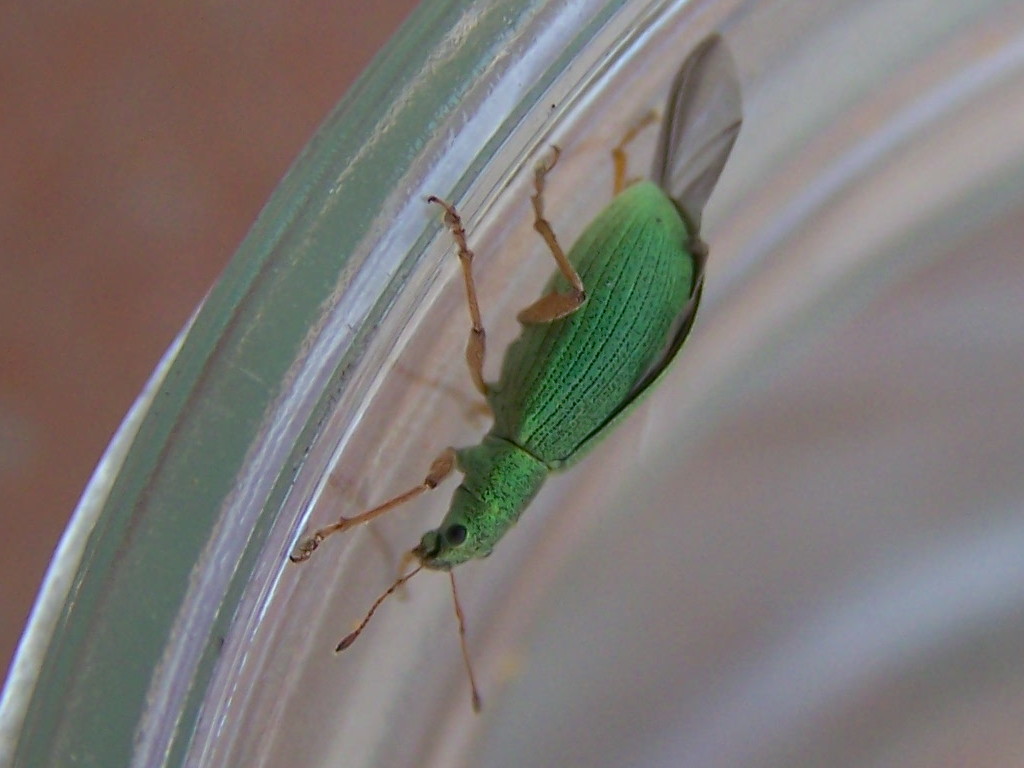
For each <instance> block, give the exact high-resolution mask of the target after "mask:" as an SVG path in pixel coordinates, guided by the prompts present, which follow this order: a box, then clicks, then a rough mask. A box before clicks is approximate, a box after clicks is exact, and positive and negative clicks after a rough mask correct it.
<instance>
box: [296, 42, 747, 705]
mask: <svg viewBox="0 0 1024 768" xmlns="http://www.w3.org/2000/svg"><path fill="white" fill-rule="evenodd" d="M654 119H656V118H655V115H654V114H653V113H652V114H651V115H649V116H648V117H646V118H645V119H644V120H642V121H640V122H639V123H638V124H636V125H635V126H634V127H633V129H632V130H630V131H629V132H628V133H627V134H626V136H625V137H624V138H623V139H622V141H621V142H620V143H619V145H618V146H617V147H615V149H614V150H613V152H612V154H613V160H614V171H615V173H614V178H615V181H614V192H615V196H614V199H613V200H612V202H611V203H610V204H609V205H608V207H607V208H605V209H604V211H602V212H601V213H600V214H599V215H598V216H597V218H596V219H594V220H593V222H591V224H590V225H589V226H588V227H587V228H586V230H585V231H584V232H583V234H582V235H581V236H580V238H579V240H578V241H577V242H576V244H575V245H574V246H573V247H572V249H571V250H570V251H569V253H568V255H566V254H565V253H563V251H562V249H561V247H560V246H559V244H558V241H557V238H556V237H555V234H554V231H553V230H552V227H551V225H550V224H549V223H548V221H547V219H545V217H544V208H543V194H544V180H545V176H546V175H547V174H548V173H549V172H550V171H551V170H552V168H553V167H554V165H555V163H556V162H557V160H558V156H559V150H558V148H557V147H555V148H553V153H552V156H551V158H550V160H548V161H547V162H542V163H539V164H538V165H537V168H536V171H535V179H534V187H535V192H534V194H533V196H532V198H531V202H532V204H533V209H534V228H535V229H536V230H537V232H538V233H539V234H540V235H541V237H542V238H543V239H544V241H545V243H546V244H547V247H548V248H549V249H550V251H551V253H552V255H553V257H554V259H555V261H556V262H557V264H558V271H557V272H556V274H555V275H554V277H553V278H552V279H551V281H550V282H549V284H548V286H547V288H546V290H545V292H544V295H543V296H542V298H540V299H539V300H538V301H536V302H534V303H533V304H532V305H530V306H529V307H527V308H526V309H524V310H523V311H522V312H521V313H520V314H519V321H520V322H521V323H522V324H523V328H522V331H521V333H520V335H519V337H518V339H516V340H515V341H514V342H513V343H512V344H511V345H510V346H509V348H508V350H507V352H506V354H505V359H504V363H503V366H502V370H501V376H500V378H499V379H498V381H497V382H496V383H494V384H487V383H485V382H484V379H483V374H482V369H483V361H484V347H485V344H484V341H485V333H484V328H483V323H482V321H481V317H480V308H479V305H478V302H477V296H476V289H475V286H474V282H473V276H472V261H473V252H472V251H471V250H470V248H469V245H468V243H467V238H466V232H465V229H464V228H463V226H462V221H461V219H460V217H459V214H458V212H457V211H456V209H455V207H454V206H452V205H451V204H449V203H447V202H445V201H443V200H440V199H439V198H436V197H430V198H428V202H430V203H432V204H436V205H439V206H440V207H441V208H442V209H443V210H444V221H445V224H446V225H447V227H448V228H449V229H450V230H451V233H452V235H453V238H454V240H455V244H456V246H457V250H458V255H459V259H460V262H461V265H462V272H463V278H464V282H465V287H466V294H467V303H468V305H469V313H470V319H471V323H472V327H471V331H470V335H469V342H468V344H467V347H466V360H467V363H468V367H469V372H470V375H471V377H472V379H473V382H474V384H475V386H476V388H477V389H478V390H479V391H480V392H481V393H482V394H483V395H484V396H485V397H486V399H487V402H488V403H489V405H490V407H491V410H492V412H493V414H494V423H493V426H492V427H491V430H490V432H488V433H487V435H485V436H484V438H483V440H482V441H481V442H480V444H479V445H475V446H473V447H470V448H462V449H458V450H455V449H452V448H448V449H446V450H445V451H444V452H442V454H441V455H440V456H439V457H438V458H437V459H435V461H434V463H433V464H432V466H431V468H430V472H429V474H428V475H427V477H426V478H425V479H424V481H423V482H422V483H421V484H420V485H418V486H416V487H415V488H413V489H411V490H409V491H406V492H405V493H402V494H400V495H398V496H396V497H395V498H393V499H391V500H389V501H387V502H385V503H384V504H382V505H380V506H378V507H375V508H374V509H371V510H370V511H368V512H364V513H363V514H361V515H358V516H356V517H351V518H344V517H343V518H341V519H340V520H339V521H338V522H336V523H334V524H332V525H329V526H326V527H324V528H321V529H319V530H317V531H315V532H314V533H313V534H312V535H310V536H309V537H307V538H306V539H304V540H303V541H302V542H300V543H299V544H298V545H297V547H296V549H295V551H294V552H293V554H292V556H291V559H292V560H293V561H294V562H300V561H303V560H306V559H307V558H309V557H310V555H312V553H313V551H314V550H315V549H316V548H317V547H319V545H320V544H321V543H322V542H323V540H324V539H325V538H326V537H327V536H329V535H331V534H333V533H337V532H339V531H343V530H347V529H349V528H352V527H353V526H356V525H360V524H362V523H365V522H367V521H369V520H372V519H374V518H375V517H377V516H379V515H381V514H383V513H384V512H387V511H388V510H391V509H393V508H395V507H397V506H399V505H401V504H404V503H405V502H407V501H409V500H410V499H412V498H414V497H416V496H418V495H419V494H421V493H423V492H425V491H427V490H430V489H432V488H435V487H436V486H437V485H438V484H439V483H440V482H441V480H442V479H444V478H445V477H446V476H447V475H448V474H449V473H451V472H452V471H453V470H454V469H456V468H457V469H458V470H459V471H460V472H462V474H463V480H462V484H461V485H459V487H458V488H456V489H455V493H454V496H453V498H452V501H451V506H450V508H449V511H448V514H447V515H446V516H445V518H444V520H442V522H441V525H440V526H439V527H438V528H437V529H435V530H432V531H429V532H427V533H426V534H424V535H423V537H422V539H421V540H420V543H419V545H417V546H416V547H415V548H414V549H412V550H411V551H410V552H409V553H408V554H407V555H406V558H407V559H408V560H410V561H418V566H417V567H416V568H415V570H413V571H412V572H410V573H408V574H405V575H402V576H400V577H399V578H398V579H397V581H396V582H395V583H394V584H392V585H391V586H390V587H389V588H388V590H387V591H385V592H384V593H383V594H382V595H381V596H380V597H379V598H378V599H377V601H376V602H374V604H373V605H372V607H371V608H370V610H369V612H368V613H367V614H366V616H365V618H364V619H363V621H362V623H361V624H360V625H359V626H358V628H357V629H356V630H355V631H354V632H352V633H350V634H349V635H348V636H346V637H345V639H343V640H342V641H341V643H339V645H338V648H337V650H339V651H340V650H342V649H344V648H347V647H348V646H349V645H351V643H352V642H353V641H354V640H355V639H356V637H358V635H359V633H360V632H361V631H362V629H363V627H365V626H366V624H367V622H369V620H370V618H371V617H372V615H373V613H374V612H375V611H376V609H377V607H378V606H379V605H380V604H381V602H383V600H384V599H385V598H386V597H387V596H388V595H391V594H392V593H394V592H395V591H396V590H397V589H398V588H399V587H400V586H401V585H403V584H404V583H405V582H406V581H408V580H409V579H411V578H412V577H413V576H414V575H415V574H416V573H418V572H419V571H420V570H421V569H423V568H427V569H430V570H436V571H446V572H448V573H449V574H451V571H452V569H453V568H454V567H455V566H457V565H459V564H461V563H464V562H466V561H467V560H471V559H473V558H480V557H486V556H487V555H489V554H490V553H491V551H492V550H493V549H494V547H495V545H496V544H497V543H498V541H499V540H500V539H501V538H502V537H503V536H504V535H505V534H506V533H507V532H508V530H509V529H510V528H511V527H512V526H513V525H514V524H515V522H516V521H517V520H518V519H519V516H520V514H521V513H522V512H523V510H524V509H525V508H526V507H527V506H528V505H529V504H530V502H531V501H532V499H533V498H534V496H535V495H536V494H537V492H538V491H539V490H540V488H541V486H542V485H543V484H544V481H545V480H546V479H547V477H548V475H549V474H551V473H552V472H555V471H558V470H562V469H566V468H568V467H570V466H572V465H573V464H575V463H576V462H577V461H579V459H580V458H581V457H582V456H583V455H584V454H586V453H587V451H588V450H589V449H590V448H591V447H593V446H594V445H595V444H596V443H598V442H600V441H601V440H603V439H604V438H605V437H606V436H607V435H608V433H609V432H610V431H611V430H612V429H613V428H614V427H615V425H616V424H618V423H619V422H620V421H621V419H622V418H623V417H624V416H625V415H626V414H627V413H629V412H630V411H631V410H632V409H633V408H634V407H635V406H636V405H637V403H639V402H640V401H641V399H642V398H643V397H644V396H645V395H647V393H648V392H650V391H651V389H652V388H653V386H654V384H656V383H657V382H658V381H659V379H660V378H661V377H662V374H663V373H664V372H665V370H666V368H667V367H668V365H669V364H670V363H671V362H672V360H673V359H674V358H675V357H676V354H677V353H678V351H679V349H680V347H681V346H682V344H683V341H684V340H685V338H686V336H687V334H688V333H689V331H690V327H691V325H692V324H693V319H694V315H695V313H696V311H697V306H698V304H699V302H700V296H701V290H702V288H703V283H704V263H705V258H706V249H705V247H704V245H703V243H702V242H701V241H700V239H699V237H698V229H699V226H700V216H701V212H702V210H703V208H704V204H705V202H706V201H707V199H708V197H709V196H710V194H711V190H712V189H713V188H714V186H715V184H716V183H717V181H718V177H719V175H720V173H721V171H722V168H723V167H724V165H725V162H726V160H727V158H728V156H729V154H730V152H731V150H732V146H733V143H734V142H735V140H736V136H737V134H738V133H739V129H740V124H741V117H740V96H739V87H738V84H737V79H736V75H735V72H734V69H733V65H732V60H731V57H730V56H729V53H728V51H727V49H726V47H725V45H724V43H723V42H722V40H721V38H720V37H719V36H717V35H712V36H710V37H708V38H706V39H705V40H704V41H703V42H702V43H701V44H700V45H698V46H697V48H696V49H695V50H694V51H693V52H692V53H691V54H690V56H689V57H688V58H687V60H686V61H685V62H684V64H683V65H682V67H681V69H680V71H679V74H678V75H677V76H676V79H675V82H674V84H673V87H672V89H671V92H670V96H669V101H668V105H667V108H666V113H665V117H664V120H663V122H662V127H661V134H660V137H659V141H658V149H657V152H656V156H655V160H654V167H653V173H652V179H651V180H647V181H637V182H634V183H631V184H630V183H627V181H626V154H625V148H626V145H627V144H628V142H629V141H630V140H631V139H632V138H633V137H634V135H635V134H636V133H637V132H638V131H639V130H641V129H642V128H643V127H644V126H645V125H647V124H648V123H650V122H652V121H653V120H654ZM452 591H453V596H454V598H455V612H456V616H457V618H458V622H459V633H460V640H461V643H462V651H463V655H464V657H466V659H467V665H466V666H467V669H469V676H470V682H471V686H472V690H473V703H474V707H475V708H477V709H479V702H480V699H479V695H478V693H477V688H476V683H475V681H474V680H473V673H472V670H471V668H469V664H468V655H467V653H466V643H465V623H464V621H463V617H462V611H461V608H460V607H459V603H458V597H457V594H456V593H455V581H454V577H452Z"/></svg>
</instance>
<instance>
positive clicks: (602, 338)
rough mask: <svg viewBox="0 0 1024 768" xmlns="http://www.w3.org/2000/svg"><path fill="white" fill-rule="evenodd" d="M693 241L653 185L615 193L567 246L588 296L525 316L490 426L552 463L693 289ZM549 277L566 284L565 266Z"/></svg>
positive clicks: (615, 396)
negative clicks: (558, 310)
mask: <svg viewBox="0 0 1024 768" xmlns="http://www.w3.org/2000/svg"><path fill="white" fill-rule="evenodd" d="M690 241H691V237H690V234H689V232H688V229H687V225H686V223H685V222H684V220H683V218H682V216H681V215H680V213H679V211H678V209H677V208H676V206H675V204H674V203H673V202H672V201H671V200H670V199H669V198H668V197H667V196H666V195H665V193H664V192H662V190H661V189H660V188H659V187H658V186H657V185H655V184H653V183H652V182H649V181H643V182H639V183H637V184H634V185H633V186H631V187H629V188H628V189H626V190H625V191H624V192H622V193H621V194H620V195H618V196H617V197H616V198H615V199H614V200H613V201H612V202H611V203H610V204H609V206H608V207H607V208H606V209H605V210H604V211H603V212H602V213H601V214H600V215H599V216H598V217H597V218H596V219H595V220H594V221H593V222H592V223H591V224H590V226H588V227H587V229H586V230H585V231H584V233H583V235H582V236H581V237H580V238H579V240H578V241H577V242H576V244H575V245H574V246H573V248H572V250H570V251H569V254H568V255H569V260H570V261H571V262H572V263H573V265H574V266H575V267H576V269H577V271H578V272H579V273H580V277H581V278H582V279H583V285H584V288H585V290H586V294H587V300H586V302H585V303H584V304H583V306H581V307H580V308H579V309H578V310H577V311H576V312H574V313H573V314H571V315H569V316H568V317H566V318H564V319H562V320H557V321H555V322H552V323H545V324H538V325H527V326H524V327H523V330H522V333H521V334H520V336H519V338H518V339H517V340H516V341H515V342H513V343H512V345H511V346H510V347H509V349H508V351H507V353H506V355H505V362H504V366H503V368H502V373H501V378H500V379H499V381H498V382H497V384H495V385H493V386H492V390H491V394H490V397H489V400H490V403H491V407H492V408H493V410H494V418H495V423H494V427H493V428H492V430H491V434H493V435H496V436H500V437H503V438H505V439H507V440H508V441H509V442H512V443H514V444H516V445H519V446H521V447H522V448H524V449H526V450H527V451H529V452H530V453H531V454H533V455H534V456H535V457H537V458H538V459H539V460H541V461H543V462H544V463H545V464H547V465H548V466H549V467H552V468H556V467H557V466H559V464H561V463H562V462H563V461H565V460H566V459H567V458H569V457H571V456H572V455H573V454H574V453H575V452H576V449H577V448H578V447H579V446H580V445H581V444H582V443H584V442H585V441H586V439H587V438H588V437H590V436H591V435H592V434H594V433H595V432H596V431H597V430H599V429H600V428H601V427H602V426H603V425H604V424H605V423H606V422H607V421H608V420H609V418H610V417H611V416H612V415H614V414H615V413H616V412H617V411H618V410H620V409H621V407H622V406H623V404H624V403H625V402H626V401H627V400H628V399H629V398H630V396H631V394H632V393H633V390H634V388H635V387H636V385H637V383H638V382H639V381H640V380H641V379H642V378H643V376H644V374H645V373H646V372H647V371H648V370H649V369H650V368H651V366H652V364H654V363H655V362H657V360H658V359H659V356H660V355H662V354H663V353H664V350H665V345H666V343H667V342H668V340H669V336H670V334H671V331H672V330H673V326H674V324H675V322H676V321H677V319H678V318H679V316H680V313H681V312H682V310H683V309H684V307H685V306H686V304H687V301H688V300H689V298H690V296H691V294H692V292H693V289H694V285H693V282H694V273H695V265H694V260H693V256H692V254H691V252H690V251H689V250H688V246H689V243H690ZM551 284H552V285H554V286H555V287H556V288H557V289H558V290H560V291H565V290H566V289H567V288H568V285H567V283H566V282H565V280H564V278H562V277H561V275H556V277H555V278H554V279H553V281H552V283H551Z"/></svg>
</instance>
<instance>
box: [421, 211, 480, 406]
mask: <svg viewBox="0 0 1024 768" xmlns="http://www.w3.org/2000/svg"><path fill="white" fill-rule="evenodd" d="M427 202H428V203H437V204H438V205H440V206H441V207H442V208H444V223H445V225H447V227H448V229H450V230H451V232H452V237H454V238H455V245H456V246H457V247H458V249H459V263H460V264H461V265H462V277H463V279H464V280H465V283H466V301H467V303H468V304H469V319H470V323H471V326H470V330H469V341H467V342H466V365H468V366H469V375H470V377H471V378H472V379H473V384H474V385H476V388H477V389H478V390H480V392H481V394H483V395H486V394H487V384H486V383H485V382H484V352H485V346H486V341H487V334H486V332H485V331H484V323H483V320H481V319H480V303H479V302H478V301H477V298H476V283H474V282H473V252H472V251H471V250H470V249H469V245H468V244H467V243H466V230H465V228H464V227H463V226H462V218H461V217H460V216H459V213H458V211H456V210H455V206H453V205H452V204H450V203H446V202H445V201H444V200H442V199H440V198H438V197H434V196H433V195H431V196H430V197H428V198H427Z"/></svg>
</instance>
